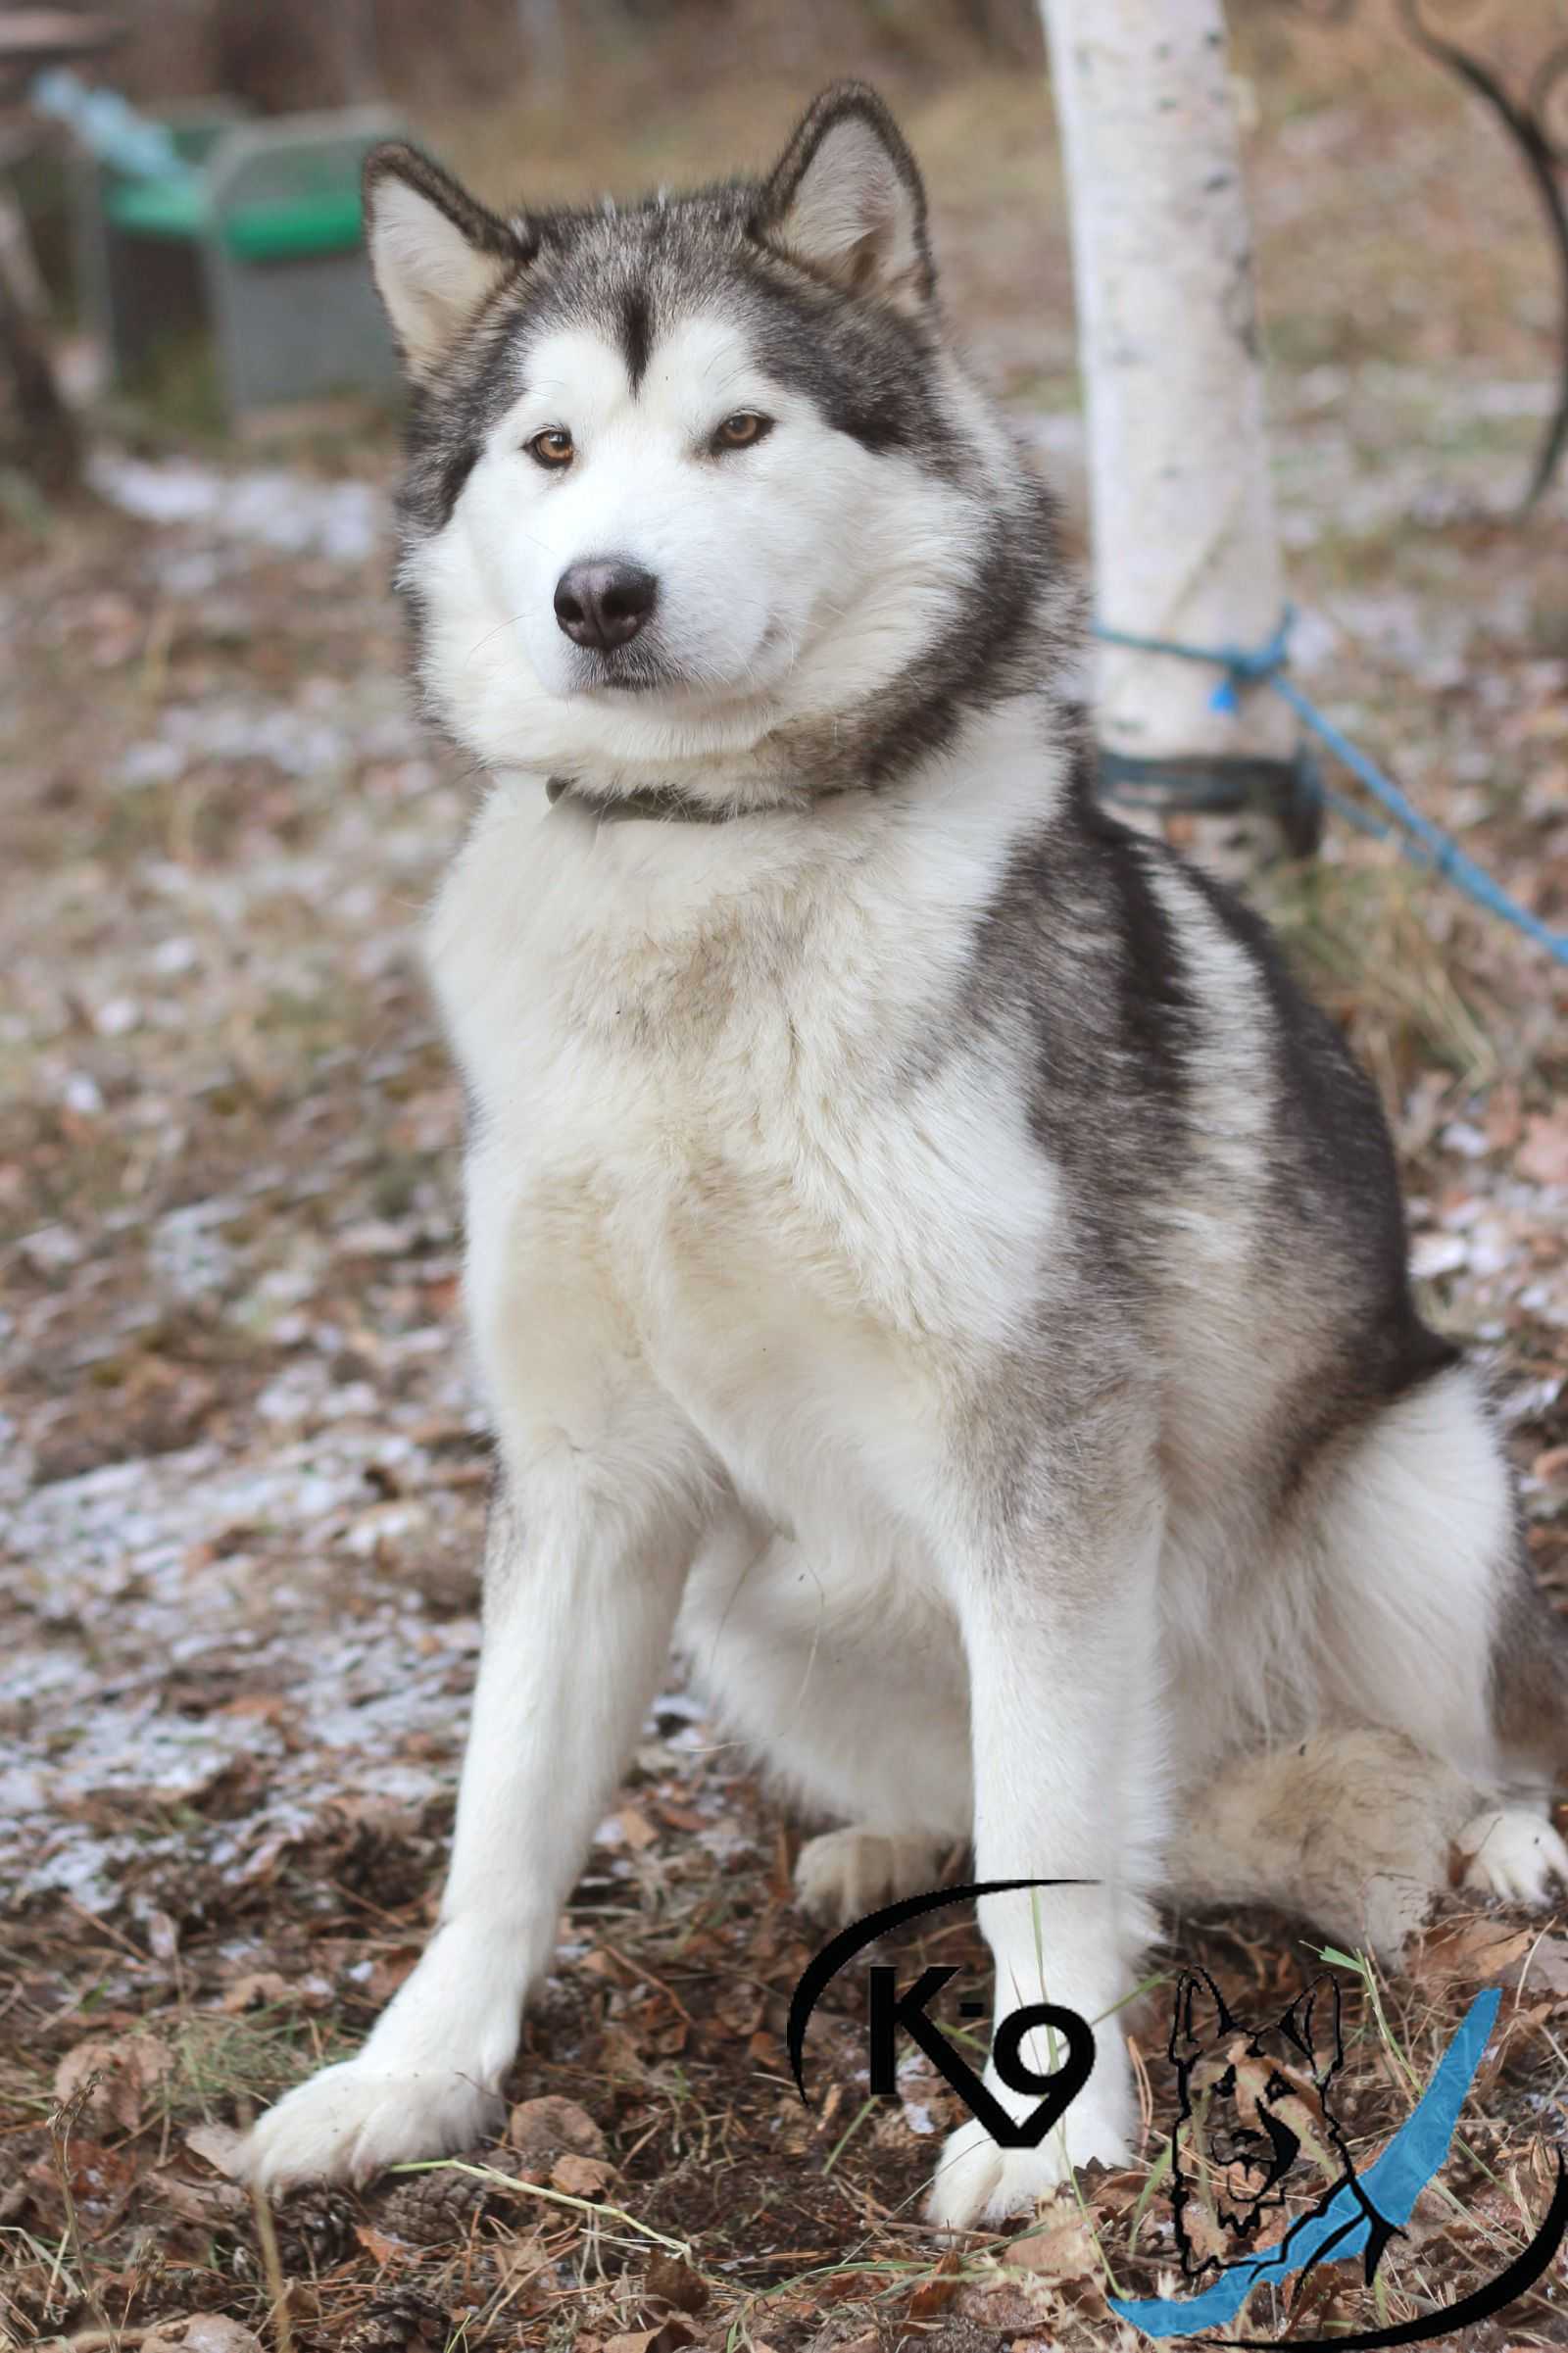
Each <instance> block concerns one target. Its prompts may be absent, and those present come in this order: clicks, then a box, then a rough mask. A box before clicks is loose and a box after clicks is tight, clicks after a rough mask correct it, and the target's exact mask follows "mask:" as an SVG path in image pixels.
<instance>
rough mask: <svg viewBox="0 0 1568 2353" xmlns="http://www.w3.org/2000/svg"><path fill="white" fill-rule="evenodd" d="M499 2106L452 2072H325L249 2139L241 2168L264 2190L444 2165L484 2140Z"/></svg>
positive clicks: (355, 2067)
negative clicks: (439, 2161)
mask: <svg viewBox="0 0 1568 2353" xmlns="http://www.w3.org/2000/svg"><path fill="white" fill-rule="evenodd" d="M499 2109H500V2101H499V2099H498V2098H497V2096H496V2094H495V2093H494V2092H489V2091H485V2090H484V2089H482V2087H481V2086H480V2085H479V2084H478V2083H475V2082H474V2081H473V2080H472V2079H471V2078H470V2077H467V2076H462V2075H458V2074H456V2073H454V2072H453V2071H452V2070H451V2069H450V2068H426V2069H422V2070H419V2071H417V2072H410V2073H406V2074H391V2073H389V2072H388V2071H387V2070H386V2069H384V2068H379V2067H376V2066H374V2065H372V2064H371V2063H370V2062H369V2061H368V2060H366V2059H348V2060H345V2061H344V2062H343V2063H342V2064H341V2065H340V2066H337V2067H324V2068H323V2069H322V2070H321V2072H320V2074H319V2075H318V2076H313V2077H312V2078H311V2080H310V2082H309V2083H302V2084H300V2086H299V2088H298V2090H296V2091H291V2092H289V2093H288V2095H287V2097H286V2098H284V2099H281V2100H279V2102H278V2104H277V2106H276V2107H275V2108H270V2109H269V2110H268V2112H267V2114H266V2115H265V2116H264V2117H263V2118H262V2119H261V2120H260V2122H259V2123H258V2124H257V2125H256V2126H255V2127H254V2128H253V2129H252V2131H251V2132H250V2133H249V2134H248V2135H247V2137H246V2140H245V2143H244V2146H243V2148H242V2150H241V2152H240V2162H241V2165H242V2168H243V2170H244V2173H245V2176H246V2178H247V2179H248V2180H250V2181H255V2182H256V2183H257V2184H258V2185H259V2186H260V2187H261V2188H263V2189H287V2188H289V2187H290V2186H291V2185H292V2184H293V2183H294V2182H296V2181H351V2182H355V2183H360V2182H365V2181H370V2180H371V2179H372V2177H373V2176H374V2175H376V2174H379V2173H384V2172H385V2170H386V2168H387V2167H388V2166H389V2165H399V2164H401V2163H403V2161H404V2160H405V2159H406V2158H410V2157H443V2156H445V2155H446V2154H447V2153H448V2152H449V2151H450V2150H452V2149H461V2148H467V2147H470V2146H471V2145H472V2143H473V2142H474V2141H475V2140H478V2139H480V2138H482V2137H483V2133H484V2130H485V2127H486V2125H487V2124H489V2123H491V2122H493V2121H495V2120H496V2119H497V2116H498V2112H499Z"/></svg>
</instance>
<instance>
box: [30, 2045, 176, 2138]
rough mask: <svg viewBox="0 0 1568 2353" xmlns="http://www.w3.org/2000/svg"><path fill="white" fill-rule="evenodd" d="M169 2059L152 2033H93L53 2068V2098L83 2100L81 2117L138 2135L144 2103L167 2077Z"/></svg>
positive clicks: (63, 2105)
mask: <svg viewBox="0 0 1568 2353" xmlns="http://www.w3.org/2000/svg"><path fill="white" fill-rule="evenodd" d="M170 2064H171V2061H170V2055H169V2052H168V2050H167V2049H166V2047H165V2045H164V2044H163V2043H161V2042H160V2041H158V2040H157V2038H156V2037H155V2036H154V2035H152V2034H124V2035H120V2036H111V2035H93V2036H90V2037H89V2038H88V2040H87V2041H85V2042H78V2043H77V2044H76V2046H75V2048H74V2049H73V2050H69V2051H67V2053H66V2055H65V2057H64V2058H63V2059H62V2060H61V2062H60V2064H59V2066H58V2067H57V2068H56V2069H55V2084H54V2089H55V2098H56V2099H57V2100H58V2101H59V2102H60V2104H61V2106H62V2107H65V2106H66V2105H67V2103H68V2102H70V2101H73V2100H77V2099H79V2100H80V2102H81V2113H82V2114H83V2115H85V2116H90V2117H93V2118H96V2119H98V2120H99V2121H100V2122H107V2123H110V2124H113V2125H116V2126H118V2127H119V2129H120V2131H121V2132H135V2130H136V2128H137V2126H138V2125H139V2124H140V2123H141V2111H142V2100H143V2097H144V2095H145V2094H146V2093H147V2092H148V2091H150V2090H151V2089H152V2086H153V2085H154V2084H155V2083H159V2082H161V2081H162V2079H163V2078H164V2077H165V2076H166V2075H167V2074H168V2073H169V2069H170Z"/></svg>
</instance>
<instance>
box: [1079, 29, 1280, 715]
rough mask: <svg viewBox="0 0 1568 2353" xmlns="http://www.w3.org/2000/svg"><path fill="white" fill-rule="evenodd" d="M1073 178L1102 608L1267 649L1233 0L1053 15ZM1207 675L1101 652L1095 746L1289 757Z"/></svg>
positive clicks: (1197, 636)
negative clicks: (1224, 701)
mask: <svg viewBox="0 0 1568 2353" xmlns="http://www.w3.org/2000/svg"><path fill="white" fill-rule="evenodd" d="M1041 7H1042V10H1043V13H1044V16H1045V20H1046V30H1047V36H1048V39H1049V43H1050V50H1051V70H1052V80H1053V86H1054V94H1055V104H1056V114H1057V120H1058V122H1059V124H1060V128H1061V138H1062V145H1063V149H1064V152H1065V159H1066V168H1067V186H1068V193H1069V202H1070V207H1071V215H1072V240H1073V270H1074V276H1075V279H1076V284H1077V301H1078V327H1079V346H1080V353H1081V366H1082V370H1083V378H1084V389H1085V399H1086V405H1087V410H1088V424H1089V483H1090V502H1091V514H1092V524H1093V535H1094V559H1095V592H1096V607H1097V611H1098V613H1099V617H1100V618H1101V620H1103V622H1105V623H1106V624H1107V625H1108V626H1109V627H1112V628H1116V629H1127V630H1133V631H1136V632H1138V633H1139V634H1141V635H1143V636H1150V637H1175V638H1184V639H1187V640H1189V641H1197V642H1198V643H1200V644H1207V645H1213V644H1218V643H1222V642H1225V641H1227V640H1228V641H1230V642H1232V643H1237V642H1239V643H1242V644H1247V645H1251V644H1256V643H1258V642H1260V641H1261V640H1263V639H1265V638H1267V637H1268V635H1269V634H1270V632H1271V631H1272V629H1273V627H1274V625H1275V622H1276V621H1277V620H1278V618H1279V613H1280V606H1281V602H1282V599H1283V595H1284V580H1283V575H1282V570H1281V564H1280V557H1279V542H1278V538H1277V535H1276V529H1275V518H1274V502H1273V494H1272V490H1271V487H1270V482H1269V471H1268V449H1267V441H1266V436H1265V426H1264V410H1263V378H1262V367H1261V361H1260V357H1259V349H1258V334H1257V321H1256V310H1255V304H1254V299H1253V286H1252V256H1251V239H1250V231H1249V226H1248V219H1247V205H1246V198H1245V195H1244V191H1243V186H1242V176H1241V155H1240V141H1239V138H1238V134H1237V124H1236V120H1235V110H1234V103H1233V99H1232V93H1231V87H1230V81H1229V76H1228V73H1227V65H1226V48H1225V20H1224V14H1223V9H1222V5H1221V0H1041ZM1216 684H1217V680H1216V677H1215V674H1214V673H1213V671H1211V670H1209V669H1207V668H1204V667H1201V666H1199V665H1198V664H1195V663H1189V662H1174V661H1171V660H1169V659H1163V658H1160V657H1156V656H1152V655H1144V654H1133V653H1128V652H1126V651H1123V650H1118V649H1117V648H1114V647H1102V648H1101V650H1100V677H1099V709H1100V739H1101V742H1102V744H1103V746H1104V747H1105V748H1106V750H1107V751H1109V752H1111V753H1115V754H1121V755H1124V756H1128V757H1131V758H1134V759H1144V760H1148V759H1163V758H1167V757H1171V756H1177V757H1185V758H1187V759H1193V758H1195V757H1201V756H1205V755H1216V756H1220V757H1224V758H1227V759H1249V760H1260V759H1261V760H1289V759H1290V758H1291V756H1292V754H1293V751H1294V747H1295V740H1296V726H1295V721H1294V718H1293V716H1292V714H1291V712H1290V711H1288V710H1287V709H1286V707H1285V706H1284V705H1283V704H1282V703H1280V702H1279V701H1278V699H1277V698H1276V697H1275V696H1272V695H1268V694H1262V693H1251V694H1247V695H1244V696H1243V698H1242V703H1241V709H1240V711H1237V712H1235V713H1227V712H1224V711H1214V710H1213V709H1212V708H1211V707H1210V697H1211V696H1212V694H1213V691H1214V688H1215V685H1216Z"/></svg>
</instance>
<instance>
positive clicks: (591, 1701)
mask: <svg viewBox="0 0 1568 2353" xmlns="http://www.w3.org/2000/svg"><path fill="white" fill-rule="evenodd" d="M639 1484H640V1483H639V1480H638V1478H637V1476H636V1475H635V1472H634V1470H633V1468H632V1466H631V1465H629V1464H628V1465H626V1466H625V1468H624V1474H623V1475H622V1476H620V1477H608V1478H607V1476H606V1465H605V1464H604V1463H603V1462H599V1463H592V1462H585V1459H584V1458H583V1457H582V1456H581V1455H579V1454H577V1453H576V1452H574V1451H573V1449H571V1448H570V1447H569V1446H565V1445H564V1444H562V1445H560V1446H558V1447H557V1448H555V1449H552V1453H551V1456H550V1458H549V1459H547V1460H545V1461H542V1462H540V1463H539V1464H538V1465H537V1467H536V1468H534V1469H533V1470H532V1471H531V1473H530V1475H529V1476H528V1477H527V1479H526V1481H524V1482H519V1483H517V1485H516V1488H515V1495H514V1496H512V1497H510V1498H509V1497H501V1498H498V1501H497V1504H496V1508H495V1510H494V1512H493V1513H492V1518H491V1534H490V1542H489V1545H488V1550H487V1558H486V1563H485V1594H484V1634H483V1643H482V1648H481V1654H480V1662H479V1675H478V1683H477V1687H476V1690H475V1693H474V1702H473V1716H472V1721H471V1724H470V1727H469V1732H468V1744H467V1750H466V1756H465V1759H464V1767H463V1779H462V1786H461V1789H460V1792H459V1798H458V1816H457V1825H456V1829H455V1832H454V1836H453V1848H452V1863H451V1869H450V1871H449V1873H448V1877H447V1884H446V1889H445V1893H444V1895H443V1898H442V1903H441V1912H440V1918H439V1921H438V1924H437V1927H436V1930H435V1934H434V1935H433V1936H432V1937H431V1940H430V1943H429V1945H428V1946H427V1947H426V1950H425V1953H424V1956H423V1958H422V1959H421V1961H420V1962H419V1965H418V1967H417V1969H416V1971H415V1972H414V1975H413V1976H412V1977H411V1978H410V1979H409V1980H408V1982H407V1984H406V1985H404V1986H403V1987H402V1988H401V1990H400V1991H399V1992H398V1994H397V1995H396V1997H395V1998H394V2000H393V2001H392V2003H391V2005H390V2007H389V2008H388V2009H387V2010H386V2011H385V2012H384V2013H383V2015H382V2017H381V2018H380V2020H379V2021H378V2023H377V2025H376V2027H375V2029H374V2032H373V2033H372V2034H371V2035H370V2037H369V2040H368V2042H367V2044H366V2046H365V2048H364V2050H363V2051H362V2052H361V2053H360V2055H359V2056H358V2057H357V2058H355V2059H351V2060H347V2061H345V2062H343V2063H341V2064H340V2065H338V2066H335V2067H328V2068H325V2069H323V2070H322V2072H321V2073H320V2074H319V2075H317V2076H315V2077H313V2078H312V2079H311V2081H310V2082H309V2083H303V2084H301V2086H300V2087H299V2089H298V2090H296V2091H292V2092H290V2093H289V2095H288V2097H287V2098H286V2099H284V2100H282V2101H281V2102H280V2103H279V2104H278V2106H277V2107H275V2108H273V2109H271V2110H270V2112H269V2114H268V2115H266V2116H264V2117H263V2118H262V2120H261V2122H260V2123H259V2124H258V2125H257V2126H256V2128H255V2131H254V2132H253V2133H252V2134H251V2137H250V2140H249V2142H248V2144H247V2157H248V2165H249V2170H250V2171H251V2173H252V2174H253V2176H254V2177H255V2178H256V2179H257V2180H258V2181H262V2182H263V2183H265V2184H267V2185H269V2186H273V2187H276V2186H281V2185H283V2184H286V2183H288V2182H291V2181H309V2180H318V2179H333V2180H348V2181H366V2180H368V2178H369V2177H370V2176H371V2175H373V2174H375V2173H378V2172H380V2171H381V2170H382V2169H383V2168H384V2167H386V2166H388V2165H392V2164H396V2163H397V2162H398V2161H399V2160H401V2159H404V2158H409V2157H430V2156H439V2155H441V2154H443V2153H444V2152H445V2151H447V2150H449V2149H454V2148H461V2147H464V2146H466V2145H468V2144H470V2143H471V2142H472V2141H473V2140H474V2139H475V2138H476V2137H477V2136H478V2135H479V2133H480V2132H481V2130H482V2128H483V2126H484V2125H485V2123H486V2122H487V2121H488V2120H489V2119H490V2118H491V2117H492V2116H493V2115H494V2112H495V2108H496V2094H497V2092H498V2090H499V2088H500V2085H501V2083H502V2080H503V2078H504V2077H505V2075H506V2072H507V2069H508V2067H509V2066H510V2065H511V2062H512V2058H513V2054H514V2052H515V2049H516V2045H517V2036H518V2031H519V2026H520V2019H521V2010H522V2002H523V1997H524V1995H525V1993H526V1992H527V1990H528V1987H529V1985H530V1984H531V1983H532V1982H533V1981H534V1980H535V1979H536V1978H538V1977H539V1976H540V1975H541V1974H542V1973H543V1971H544V1969H545V1968H546V1966H547V1964H548V1962H549V1958H550V1954H551V1952H552V1950H553V1948H554V1945H555V1940H556V1931H557V1923H558V1921H559V1919H560V1916H561V1908H562V1905H563V1903H564V1900H565V1897H566V1896H567V1894H568V1893H569V1891H570V1888H571V1885H572V1882H573V1880H574V1879H575V1878H576V1875H577V1872H578V1870H579V1868H580V1866H581V1862H582V1858H583V1855H584V1853H585V1852H586V1850H587V1846H588V1841H589V1839H590V1838H591V1836H592V1832H593V1826H594V1824H595V1822H596V1821H598V1820H599V1818H600V1816H601V1815H602V1813H603V1811H604V1806H605V1803H606V1800H607V1799H608V1797H609V1795H610V1793H611V1791H612V1789H613V1787H614V1783H615V1780H616V1777H617V1776H618V1774H619V1772H620V1770H621V1767H622V1764H623V1762H624V1759H625V1756H626V1753H627V1751H628V1750H629V1748H630V1746H631V1744H632V1742H633V1740H635V1738H636V1734H637V1728H638V1726H639V1724H640V1723H641V1721H642V1718H643V1714H644V1712H645V1710H646V1708H647V1706H648V1704H649V1702H650V1700H651V1699H652V1698H653V1696H654V1693H655V1692H656V1691H657V1689H658V1679H659V1676H660V1674H661V1673H662V1669H663V1666H664V1662H665V1658H666V1655H667V1652H668V1647H669V1639H670V1633H671V1629H672V1627H673V1624H674V1618H675V1611H676V1607H677V1604H678V1601H679V1597H680V1592H681V1586H682V1583H683V1580H684V1574H685V1569H686V1565H687V1563H688V1561H689V1559H690V1557H691V1551H692V1547H693V1543H694V1540H695V1531H696V1525H697V1517H698V1515H697V1510H696V1505H695V1503H694V1502H693V1501H692V1500H691V1499H690V1498H685V1499H683V1498H682V1496H681V1495H679V1494H677V1493H676V1492H675V1491H674V1489H673V1487H672V1486H669V1487H663V1488H662V1489H661V1490H659V1491H658V1492H655V1490H654V1489H653V1488H652V1487H651V1486H644V1487H643V1492H642V1493H641V1494H639Z"/></svg>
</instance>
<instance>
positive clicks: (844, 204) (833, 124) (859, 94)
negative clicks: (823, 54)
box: [754, 81, 936, 310]
mask: <svg viewBox="0 0 1568 2353" xmlns="http://www.w3.org/2000/svg"><path fill="white" fill-rule="evenodd" d="M754 225H755V227H756V231H757V234H758V235H759V236H760V238H762V240H763V241H764V242H765V243H766V244H768V245H772V246H776V247H778V248H779V250H780V251H781V252H784V253H787V254H788V255H789V257H790V259H791V260H792V261H796V262H800V263H803V264H804V265H805V267H806V268H807V269H808V270H813V271H814V272H815V273H816V275H817V276H819V277H825V278H829V279H831V280H832V282H833V283H834V284H835V285H839V286H842V287H844V288H845V289H846V290H847V291H848V292H850V293H852V294H871V295H879V296H880V297H881V298H882V299H883V300H884V301H887V302H892V303H896V304H898V305H899V306H900V308H902V309H906V310H918V309H921V308H923V307H924V305H926V304H927V303H929V302H930V300H931V298H932V295H933V293H934V291H935V287H936V272H935V270H933V268H932V266H931V249H930V246H929V245H928V244H927V242H926V228H925V189H924V187H923V185H922V184H921V179H920V173H919V170H918V167H917V166H916V164H915V160H914V158H913V156H912V155H911V154H910V153H909V150H908V148H907V145H906V144H905V138H904V133H903V132H902V131H901V130H900V128H899V126H898V124H897V123H895V122H894V120H893V117H892V116H891V115H890V114H889V113H888V110H887V108H886V107H885V106H884V105H883V103H882V101H881V99H880V98H879V97H878V96H877V94H876V92H875V91H874V90H868V89H867V88H866V87H865V84H864V83H863V82H858V81H841V82H835V83H834V85H833V87H832V88H831V89H830V90H824V91H823V92H822V95H821V97H820V98H818V99H817V101H816V103H815V105H814V106H813V107H812V108H811V109H810V111H809V114H808V115H807V116H806V118H805V120H804V122H803V123H801V125H800V128H799V129H798V130H797V131H796V133H795V136H794V137H793V138H792V139H791V141H790V143H789V145H788V147H786V148H785V150H784V154H783V158H782V160H781V161H780V162H779V164H778V165H777V166H776V167H775V169H774V171H773V173H772V175H771V177H770V178H769V179H768V181H767V184H766V186H765V187H764V188H763V190H762V199H761V203H760V206H759V208H758V212H757V216H756V221H755V224H754Z"/></svg>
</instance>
